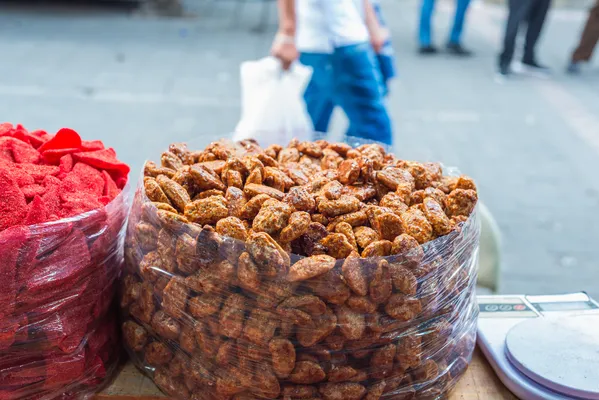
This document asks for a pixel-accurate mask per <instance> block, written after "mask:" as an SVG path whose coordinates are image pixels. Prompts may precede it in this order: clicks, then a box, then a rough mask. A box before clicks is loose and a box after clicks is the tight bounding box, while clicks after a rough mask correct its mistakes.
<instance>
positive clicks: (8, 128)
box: [0, 122, 12, 137]
mask: <svg viewBox="0 0 599 400" xmlns="http://www.w3.org/2000/svg"><path fill="white" fill-rule="evenodd" d="M11 133H12V124H9V123H8V122H4V123H2V124H0V137H3V136H10V134H11Z"/></svg>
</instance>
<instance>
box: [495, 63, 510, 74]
mask: <svg viewBox="0 0 599 400" xmlns="http://www.w3.org/2000/svg"><path fill="white" fill-rule="evenodd" d="M497 72H498V73H499V75H501V76H504V77H507V76H509V75H510V74H511V73H512V70H511V69H510V66H509V65H500V66H499V69H498V70H497Z"/></svg>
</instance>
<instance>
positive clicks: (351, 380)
mask: <svg viewBox="0 0 599 400" xmlns="http://www.w3.org/2000/svg"><path fill="white" fill-rule="evenodd" d="M290 148H292V149H293V150H289V149H290ZM169 149H170V151H168V152H165V153H163V156H162V160H163V161H164V160H167V161H168V160H172V157H173V155H174V156H176V157H177V158H178V159H179V161H180V163H176V164H178V166H179V167H178V168H177V171H176V172H175V171H174V169H171V168H170V167H172V166H174V164H173V163H171V162H167V163H163V166H162V167H159V166H157V165H156V164H154V163H151V162H150V163H148V164H146V167H145V170H144V175H145V176H144V177H143V180H141V181H140V184H139V186H138V189H137V192H136V195H135V200H134V204H133V207H132V211H131V214H130V217H129V225H128V232H127V238H126V257H125V260H126V269H125V271H126V273H125V277H124V280H123V284H122V293H121V307H122V311H123V321H124V322H123V324H122V330H123V335H124V342H125V347H126V348H127V350H128V352H129V354H130V356H131V357H132V359H133V361H134V362H135V363H136V365H137V366H138V367H139V368H140V369H141V370H142V371H144V372H145V373H146V374H148V375H149V376H151V377H152V378H153V379H154V381H155V383H156V384H157V385H158V386H159V387H160V388H161V389H162V390H163V391H164V392H165V393H167V394H168V395H169V396H172V397H175V398H181V399H188V398H191V399H194V400H212V399H234V400H249V399H285V400H293V399H307V398H310V399H323V400H360V399H367V400H376V399H379V398H380V399H387V398H389V399H412V398H418V399H437V398H441V397H442V396H444V395H445V394H446V393H447V392H448V391H449V390H450V389H451V388H452V387H453V386H454V385H455V383H456V382H457V380H458V379H459V377H460V376H461V375H462V374H463V372H464V371H465V369H466V368H467V366H468V363H469V362H470V360H471V356H472V352H473V349H474V344H475V336H476V320H477V315H478V307H477V304H476V297H475V292H474V287H475V282H476V258H477V254H478V238H479V233H480V228H479V223H478V220H477V215H476V211H475V208H474V207H475V204H476V198H477V197H476V192H475V187H474V184H473V182H472V181H471V180H470V179H468V178H464V177H460V178H458V177H442V176H441V175H440V171H441V170H440V166H439V165H437V164H420V163H409V162H404V161H400V160H396V159H395V158H394V157H393V156H391V155H389V154H388V153H385V152H384V149H383V147H382V146H380V145H377V144H369V145H365V146H360V147H357V149H351V147H350V146H348V145H347V144H338V143H334V144H328V143H326V142H324V141H318V142H316V143H314V142H306V143H299V142H292V146H290V147H289V148H288V149H282V147H281V146H270V147H268V148H267V149H266V150H264V151H262V150H261V149H260V148H259V147H258V146H257V145H256V143H255V142H252V141H245V142H242V143H240V144H233V143H230V142H221V143H213V144H211V145H209V146H208V147H207V148H206V150H204V151H202V152H191V151H188V150H187V149H186V147H185V146H184V145H180V144H175V145H171V147H170V148H169ZM325 149H330V150H332V152H331V151H324V150H325ZM244 154H245V155H246V157H245V158H244ZM335 154H337V156H335ZM321 157H322V158H321ZM334 157H341V158H342V159H343V160H344V161H343V162H341V158H335V159H333V158H334ZM296 159H297V160H296ZM302 159H303V161H301V160H302ZM314 159H318V160H319V165H320V166H321V167H325V168H330V169H328V172H324V173H323V172H322V171H321V173H318V172H316V171H314V173H313V174H312V175H310V174H307V172H308V171H304V167H306V165H307V164H301V163H302V162H304V163H308V162H312V161H314ZM225 160H227V161H225ZM240 160H243V161H241V162H240ZM256 160H260V162H257V161H256ZM347 160H350V161H347ZM351 160H353V161H356V162H357V160H360V163H358V166H359V168H358V170H355V168H354V167H355V165H354V164H352V161H351ZM367 160H370V161H367ZM296 161H298V162H296ZM185 164H187V165H185ZM300 164H301V165H300ZM302 165H303V166H302ZM385 165H387V166H388V167H389V168H385V169H381V168H382V167H383V166H385ZM391 166H396V167H397V168H395V167H391ZM306 168H311V167H306ZM317 169H319V168H314V170H317ZM397 169H402V170H405V171H408V172H409V174H408V175H410V176H411V177H412V178H410V177H408V176H406V175H405V174H404V175H402V176H403V177H404V178H406V179H407V181H409V182H412V185H408V186H409V187H406V186H402V185H403V183H401V182H400V181H401V179H400V180H399V181H398V180H397V179H396V178H398V177H399V175H397V173H398V171H397ZM230 171H237V172H239V174H237V173H231V172H230ZM277 171H279V172H281V171H285V175H286V176H287V177H288V178H289V179H290V180H291V181H292V182H288V181H287V180H286V179H285V177H284V176H282V175H280V174H279V173H278V172H277ZM332 171H335V172H332ZM400 172H401V171H400ZM167 176H170V177H171V178H172V179H169V178H167ZM321 178H324V179H321ZM334 178H337V179H338V180H339V181H342V182H344V183H346V182H351V183H346V184H345V186H343V185H341V184H340V183H339V181H337V180H335V179H334ZM373 178H374V181H373V180H372V179H373ZM304 179H306V181H305V182H304ZM260 181H261V182H262V183H261V184H259V183H257V182H260ZM335 182H336V183H335ZM397 182H400V183H399V184H398V185H397V186H396V183H397ZM173 183H174V184H173ZM240 183H241V186H242V187H243V189H241V188H237V187H235V186H236V185H238V186H239V184H240ZM280 185H282V186H280ZM277 187H279V189H281V190H279V189H277ZM293 187H295V189H292V188H293ZM391 188H393V190H392V189H391ZM410 188H411V189H412V190H409V191H408V192H407V193H406V192H405V189H410ZM433 189H435V190H433ZM183 192H185V193H183ZM267 193H268V194H267ZM306 193H307V194H308V196H306ZM347 193H352V195H351V196H350V197H355V198H356V199H358V198H359V203H360V204H358V205H356V204H355V201H354V200H351V199H349V198H348V197H344V196H346V194H347ZM390 193H394V194H391V195H390ZM265 194H267V195H266V197H264V196H263V195H265ZM402 195H403V196H405V195H409V197H408V198H406V197H404V199H406V201H408V202H410V203H412V202H413V203H414V204H412V206H411V208H408V206H407V205H406V204H405V203H404V206H405V209H403V208H402V207H403V206H402V205H401V204H400V203H401V201H399V202H398V201H395V202H394V200H397V199H398V198H399V197H401V196H402ZM398 196H399V197H398ZM244 197H245V198H244ZM310 198H312V201H310ZM315 198H316V199H318V202H314V200H315ZM433 198H437V200H438V201H439V203H435V202H434V201H433ZM272 199H274V200H272ZM375 199H376V201H375ZM457 200H459V201H457ZM441 203H442V204H443V207H444V208H446V209H447V212H448V213H449V214H451V215H452V218H451V219H449V217H447V215H446V216H445V217H446V218H445V219H443V217H442V216H441V215H439V214H436V212H437V211H438V210H437V209H436V208H435V207H436V206H435V204H437V205H438V204H441ZM291 206H292V207H293V208H291V209H287V208H286V207H291ZM356 207H357V208H356ZM397 207H400V208H402V210H403V212H402V214H401V215H402V217H401V219H400V223H399V225H400V226H401V228H398V226H397V225H396V224H394V222H395V221H397V218H395V217H394V216H393V215H395V214H394V212H397ZM420 209H422V210H424V211H416V210H420ZM182 210H184V211H182ZM310 210H311V211H312V212H308V211H310ZM389 210H394V211H393V212H389ZM422 212H425V213H426V214H422V215H426V218H425V219H427V222H424V221H423V220H422V218H421V216H420V214H419V213H422ZM441 212H444V211H441ZM287 213H291V214H290V215H288V214H287ZM302 213H303V214H302ZM391 214H393V215H391ZM404 214H405V215H404ZM285 215H286V216H285ZM306 215H309V217H308V218H309V221H306V220H304V221H303V222H302V219H304V218H305V217H306ZM190 220H191V221H193V222H190ZM244 221H245V222H244ZM316 221H318V222H316ZM306 223H307V224H308V226H309V228H306V225H305V224H306ZM444 223H446V226H444V225H443V224H444ZM447 223H449V225H447ZM325 224H326V226H325ZM427 226H428V228H430V231H429V232H428V234H429V236H422V237H421V236H419V235H420V234H423V233H427V232H425V231H426V230H427V229H428V228H427V229H424V228H426V227H427ZM348 227H349V229H348ZM423 227H424V228H423ZM398 229H399V230H398ZM401 230H403V232H404V234H399V232H400V231H401ZM433 231H434V232H445V233H444V234H436V233H435V234H434V235H435V236H436V238H435V239H434V240H429V239H433V237H435V236H432V235H433ZM405 232H409V233H410V234H411V235H413V236H409V235H407V234H405ZM298 233H300V234H299V236H298ZM397 235H399V236H397ZM393 236H395V237H394V238H392V237H393ZM352 237H353V241H352V240H351V238H352ZM414 237H418V239H419V241H420V242H421V243H423V244H419V243H418V241H417V240H416V239H414ZM273 238H275V239H276V240H275V239H273ZM348 246H350V247H351V248H348ZM358 249H359V250H361V252H360V254H358V253H356V252H354V250H358ZM331 255H332V256H331Z"/></svg>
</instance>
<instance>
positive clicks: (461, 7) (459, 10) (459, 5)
mask: <svg viewBox="0 0 599 400" xmlns="http://www.w3.org/2000/svg"><path fill="white" fill-rule="evenodd" d="M469 5H470V0H456V9H455V18H454V21H453V28H452V29H451V34H450V36H449V43H455V44H460V43H461V39H462V31H463V30H464V20H465V19H466V11H468V6H469Z"/></svg>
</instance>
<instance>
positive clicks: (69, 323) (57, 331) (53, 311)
mask: <svg viewBox="0 0 599 400" xmlns="http://www.w3.org/2000/svg"><path fill="white" fill-rule="evenodd" d="M128 172H129V167H128V166H127V165H126V164H124V163H122V162H121V161H119V160H118V159H117V158H116V153H115V152H114V150H112V149H105V148H104V144H103V143H102V142H101V141H99V140H81V138H80V136H79V135H78V134H77V132H75V131H74V130H72V129H68V128H64V129H61V130H59V131H58V132H57V133H56V134H55V135H49V134H47V133H46V132H45V131H32V132H28V131H27V130H26V129H25V128H24V127H23V126H21V125H17V126H16V127H15V126H13V125H11V124H0V188H1V190H0V400H3V399H11V400H12V399H37V398H44V399H54V398H76V397H81V395H82V394H84V393H85V392H89V391H93V389H94V388H95V387H97V386H98V385H100V384H101V383H102V381H103V380H104V379H106V378H108V377H109V376H110V374H111V373H112V372H113V371H114V369H115V366H116V363H117V361H118V353H119V346H118V342H117V340H118V332H117V324H116V323H115V320H114V318H115V315H114V314H113V313H111V310H110V307H111V304H112V299H113V296H114V293H115V290H116V287H115V282H116V280H117V278H118V276H119V275H120V269H121V267H122V264H123V260H122V241H121V240H120V239H121V237H122V231H123V227H124V222H125V219H126V214H127V207H126V206H127V204H126V196H125V195H124V194H121V189H122V188H123V187H124V186H125V184H126V182H127V175H128Z"/></svg>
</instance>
